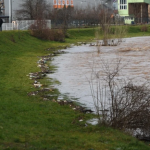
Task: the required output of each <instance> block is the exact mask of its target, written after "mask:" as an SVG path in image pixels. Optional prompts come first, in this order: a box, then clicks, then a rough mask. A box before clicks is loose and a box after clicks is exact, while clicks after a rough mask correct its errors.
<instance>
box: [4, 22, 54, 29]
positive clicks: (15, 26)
mask: <svg viewBox="0 0 150 150" xmlns="http://www.w3.org/2000/svg"><path fill="white" fill-rule="evenodd" d="M35 22H36V20H16V21H12V23H3V24H2V30H3V31H4V30H28V29H29V28H30V26H31V25H32V24H34V23H35ZM46 22H47V27H48V28H49V29H51V20H46Z"/></svg>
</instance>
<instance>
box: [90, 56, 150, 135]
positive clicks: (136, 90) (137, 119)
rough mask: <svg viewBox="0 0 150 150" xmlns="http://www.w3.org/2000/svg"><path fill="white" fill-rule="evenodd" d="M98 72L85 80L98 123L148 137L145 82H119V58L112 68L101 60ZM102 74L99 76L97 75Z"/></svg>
mask: <svg viewBox="0 0 150 150" xmlns="http://www.w3.org/2000/svg"><path fill="white" fill-rule="evenodd" d="M101 64H102V70H101V71H95V69H94V68H93V71H92V77H91V80H90V81H89V83H90V88H91V94H92V98H93V102H94V106H95V111H96V114H97V115H98V118H99V123H100V124H103V125H107V126H111V127H114V128H118V129H122V130H125V131H127V130H128V131H129V130H130V131H132V133H133V134H136V132H137V131H140V135H142V136H143V135H144V136H150V132H149V131H150V88H149V82H148V81H146V82H144V83H141V84H139V83H138V84H137V83H136V82H134V81H133V80H127V79H120V78H119V73H120V71H121V70H122V69H123V67H124V66H121V59H118V60H117V61H116V65H115V66H114V67H112V66H111V67H110V65H109V64H108V63H106V62H104V61H101ZM101 74H103V75H101Z"/></svg>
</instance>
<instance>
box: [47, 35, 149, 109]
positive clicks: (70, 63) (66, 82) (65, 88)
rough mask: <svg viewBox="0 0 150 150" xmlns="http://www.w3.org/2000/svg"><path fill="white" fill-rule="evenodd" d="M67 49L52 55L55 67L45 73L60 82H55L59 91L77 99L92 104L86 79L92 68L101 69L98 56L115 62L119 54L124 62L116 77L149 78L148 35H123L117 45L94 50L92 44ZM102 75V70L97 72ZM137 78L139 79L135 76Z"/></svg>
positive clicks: (111, 63) (89, 105)
mask: <svg viewBox="0 0 150 150" xmlns="http://www.w3.org/2000/svg"><path fill="white" fill-rule="evenodd" d="M65 51H66V52H67V53H66V54H62V55H60V56H58V57H54V61H53V62H52V63H53V64H54V65H56V66H57V67H58V69H57V71H56V72H55V73H54V74H50V75H49V77H50V78H53V79H57V80H58V81H60V82H61V84H60V85H55V87H56V88H58V89H59V90H60V92H61V93H63V94H66V93H67V94H68V95H69V96H71V97H75V98H78V101H79V102H80V103H81V104H83V105H85V106H86V107H89V108H91V109H93V108H94V106H93V100H92V96H91V91H90V86H89V82H88V81H89V80H90V78H91V74H92V69H93V68H94V69H96V70H97V71H100V72H102V67H101V63H102V60H103V61H105V63H106V62H107V64H109V65H110V68H111V67H112V68H113V66H115V63H116V60H117V59H118V58H121V64H122V65H125V67H124V69H122V70H121V72H120V78H124V77H127V78H138V77H144V78H146V79H149V78H150V37H135V38H127V39H124V40H123V42H122V43H121V44H120V45H119V46H106V47H101V48H100V51H101V52H100V54H98V53H97V48H96V47H95V46H89V44H87V45H82V46H74V47H72V48H69V49H67V50H65ZM101 75H102V76H103V74H101ZM137 82H140V81H139V80H138V79H137Z"/></svg>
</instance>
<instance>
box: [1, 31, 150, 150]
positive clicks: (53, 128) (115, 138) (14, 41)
mask: <svg viewBox="0 0 150 150" xmlns="http://www.w3.org/2000/svg"><path fill="white" fill-rule="evenodd" d="M94 33H95V32H94V30H93V29H80V31H78V30H77V29H72V30H69V35H70V38H67V39H66V42H64V43H58V42H48V41H42V40H39V39H36V38H34V37H31V36H30V35H29V33H28V32H26V31H24V32H21V31H20V32H18V31H9V32H0V149H2V150H23V149H27V150H148V149H150V147H149V146H148V145H146V144H144V143H142V142H140V141H138V140H136V139H134V138H132V137H131V136H129V135H126V134H124V133H122V132H120V131H118V130H114V129H111V128H108V127H99V126H91V125H88V126H87V127H85V125H84V123H85V122H84V121H83V122H79V121H78V119H79V118H82V119H83V120H86V119H87V118H90V117H91V115H84V114H82V113H79V112H76V111H73V110H72V109H71V108H70V107H69V106H60V105H58V104H57V103H55V102H53V101H43V100H42V99H41V98H40V97H38V96H28V95H27V93H28V92H29V91H34V90H37V89H35V88H34V87H33V85H32V84H33V81H32V80H30V79H29V77H28V76H26V75H27V74H28V73H29V72H35V71H39V69H38V68H37V67H36V66H37V61H38V59H39V58H38V56H42V55H46V54H49V53H51V51H46V50H45V49H47V48H52V47H53V48H57V47H62V48H63V47H65V46H67V45H69V44H71V43H76V42H78V41H81V40H82V41H89V40H90V39H93V38H94ZM135 34H136V33H135ZM137 34H138V33H137ZM44 82H45V81H44ZM48 83H49V84H52V82H51V81H49V82H48ZM54 92H56V93H57V94H58V93H59V92H58V91H54Z"/></svg>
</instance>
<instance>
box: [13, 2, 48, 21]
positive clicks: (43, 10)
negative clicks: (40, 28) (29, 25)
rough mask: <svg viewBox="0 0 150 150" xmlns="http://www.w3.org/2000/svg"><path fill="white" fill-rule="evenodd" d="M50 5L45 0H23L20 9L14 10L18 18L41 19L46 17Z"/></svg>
mask: <svg viewBox="0 0 150 150" xmlns="http://www.w3.org/2000/svg"><path fill="white" fill-rule="evenodd" d="M49 9H50V5H48V4H47V2H46V0H24V1H23V3H22V4H20V9H19V10H16V16H17V18H18V19H29V20H32V19H41V18H46V16H47V14H48V11H49Z"/></svg>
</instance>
